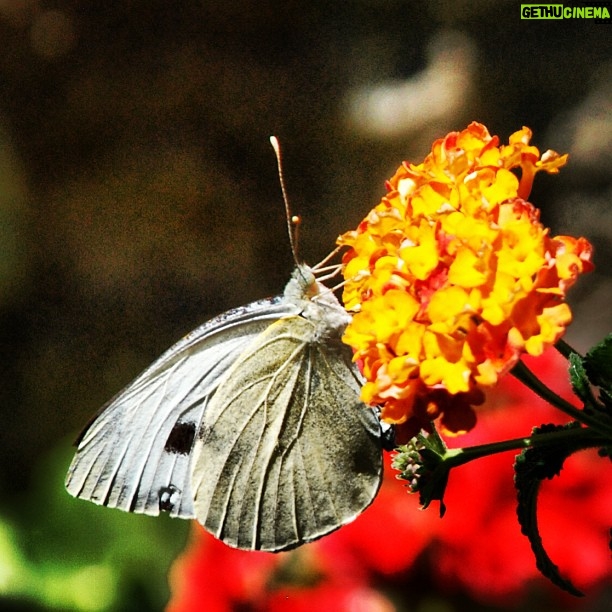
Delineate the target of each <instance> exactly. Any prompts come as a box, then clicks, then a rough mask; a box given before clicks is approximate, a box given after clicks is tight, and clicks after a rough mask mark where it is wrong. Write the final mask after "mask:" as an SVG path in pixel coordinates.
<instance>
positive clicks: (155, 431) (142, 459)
mask: <svg viewBox="0 0 612 612" xmlns="http://www.w3.org/2000/svg"><path fill="white" fill-rule="evenodd" d="M294 312H295V306H294V305H292V304H288V303H286V302H285V301H283V300H282V299H281V298H274V299H272V300H262V301H260V302H254V303H252V304H249V305H248V306H244V307H242V308H237V309H235V310H232V311H229V312H227V313H224V314H223V315H221V316H219V317H216V318H214V319H211V320H210V321H208V322H207V323H205V324H204V325H202V326H200V327H199V328H197V329H195V330H194V331H193V332H191V333H190V334H188V335H187V336H186V337H185V338H183V339H182V340H180V341H179V342H178V343H177V344H175V345H174V346H173V347H172V348H170V349H169V350H168V351H166V352H165V353H164V354H163V355H162V356H161V357H160V358H159V359H158V360H157V361H155V362H154V363H153V364H152V365H151V366H150V367H149V368H147V369H146V370H145V371H144V372H143V373H142V374H141V375H140V376H138V377H137V378H136V379H135V380H134V381H133V382H132V383H131V384H130V385H128V386H127V387H126V388H125V389H124V390H123V391H121V392H120V393H119V394H118V395H117V396H116V397H115V398H113V399H112V400H111V401H110V402H109V403H108V404H107V405H106V406H104V407H103V409H102V410H101V411H100V413H99V414H98V416H96V417H95V418H94V419H93V421H92V422H91V424H90V425H89V426H88V427H87V428H86V429H85V431H84V432H83V433H82V434H81V437H80V439H79V441H78V449H77V453H76V455H75V457H74V459H73V461H72V464H71V465H70V469H69V471H68V475H67V477H66V487H67V489H68V491H69V492H70V493H71V494H72V495H74V496H76V497H81V498H83V499H87V500H90V501H93V502H95V503H97V504H103V505H106V506H110V507H114V508H119V509H122V510H127V511H132V512H142V513H146V514H152V515H157V514H159V512H160V509H161V510H166V511H168V512H170V514H171V515H173V516H180V517H182V518H191V517H193V516H194V511H193V498H192V494H191V466H192V447H193V442H194V439H195V434H196V432H197V430H198V429H199V427H200V423H201V421H202V415H203V413H204V412H205V410H206V406H207V404H208V402H209V401H210V398H211V397H212V396H213V395H214V393H215V390H216V388H217V386H218V384H219V382H220V380H221V379H222V377H223V374H224V373H225V372H226V371H227V370H228V368H230V366H231V365H232V364H233V363H234V361H235V360H236V359H237V358H238V356H239V355H240V354H241V353H242V351H243V350H244V349H245V348H246V347H247V346H248V345H249V344H250V343H251V342H252V341H253V339H254V338H256V337H257V336H258V335H259V334H260V333H261V332H262V331H263V330H264V329H266V328H267V327H268V326H269V325H270V323H271V321H274V320H277V319H278V318H279V317H281V316H287V315H288V314H294Z"/></svg>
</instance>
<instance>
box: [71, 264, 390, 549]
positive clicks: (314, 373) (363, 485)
mask: <svg viewBox="0 0 612 612" xmlns="http://www.w3.org/2000/svg"><path fill="white" fill-rule="evenodd" d="M348 322H349V315H348V314H347V313H346V311H345V310H344V308H342V306H341V305H340V303H339V302H338V300H337V299H336V298H335V296H334V295H333V293H332V292H331V291H330V290H329V289H327V288H326V287H325V286H324V285H322V284H321V283H320V282H318V281H317V280H316V279H315V277H314V275H313V272H312V270H311V269H310V268H308V267H307V266H304V265H299V266H298V267H297V268H296V270H295V272H294V273H293V276H292V278H291V280H290V281H289V283H288V284H287V287H286V288H285V291H284V294H283V295H282V296H278V297H276V298H272V299H267V300H261V301H258V302H253V303H252V304H249V305H247V306H244V307H242V308H237V309H235V310H230V311H228V312H226V313H224V314H222V315H220V316H218V317H216V318H214V319H212V320H210V321H208V322H207V323H205V324H204V325H202V326H201V327H198V328H197V329H195V330H194V331H193V332H191V333H190V334H188V335H187V336H186V337H185V338H183V339H182V340H180V341H179V342H178V343H177V344H175V345H174V346H173V347H172V348H170V349H169V350H168V351H166V352H165V353H164V354H163V355H162V356H161V357H160V358H159V359H158V360H157V361H155V362H154V363H153V364H152V365H151V366H150V367H149V368H147V369H146V370H145V371H144V372H143V373H142V374H141V375H140V376H138V377H137V378H136V379H135V380H134V381H133V382H132V383H131V384H129V385H128V386H127V387H126V388H125V389H124V390H123V391H121V392H120V393H119V394H118V395H117V396H116V397H114V398H113V399H112V400H111V401H110V402H109V403H108V404H106V406H105V407H104V408H103V410H102V411H101V412H100V414H99V415H98V416H97V417H95V418H94V420H93V421H92V422H91V423H90V425H89V426H88V427H87V428H86V430H85V431H84V432H83V434H82V435H81V437H80V439H79V440H78V449H77V452H76V455H75V457H74V459H73V461H72V464H71V466H70V469H69V471H68V475H67V478H66V487H67V489H68V491H69V492H70V493H71V494H72V495H74V496H75V497H80V498H83V499H87V500H90V501H93V502H95V503H97V504H103V505H105V506H109V507H113V508H119V509H121V510H127V511H131V512H140V513H145V514H151V515H157V514H159V512H160V511H167V512H169V513H170V515H171V516H177V517H181V518H196V519H197V520H198V521H199V522H200V523H201V524H202V525H203V526H204V527H205V528H206V529H207V530H208V531H210V532H211V533H213V534H214V535H215V536H216V537H218V538H220V539H221V540H223V541H224V542H226V543H227V544H229V545H231V546H234V547H237V548H243V549H259V550H268V551H281V550H286V549H290V548H293V547H295V546H298V545H300V544H303V543H305V542H310V541H312V540H315V539H317V538H320V537H321V536H324V535H326V534H328V533H330V532H332V531H334V530H335V529H337V528H338V527H340V526H342V525H344V524H346V523H348V522H350V521H352V520H353V519H354V518H356V517H357V516H358V515H359V514H360V513H361V512H362V511H363V510H364V509H365V508H366V507H367V506H368V505H369V504H370V503H371V502H372V500H373V499H374V497H375V495H376V493H377V491H378V489H379V486H380V483H381V478H382V445H383V442H382V436H381V427H380V422H379V419H378V416H377V414H376V413H375V411H374V410H372V409H370V408H368V407H366V406H365V405H364V404H363V403H362V402H361V401H360V399H359V392H360V387H361V384H362V381H361V376H360V374H359V372H358V370H357V368H356V367H355V365H354V364H353V363H352V361H351V351H350V349H349V348H348V347H347V346H346V345H344V344H343V343H342V341H341V335H342V333H343V331H344V329H345V327H346V325H347V324H348Z"/></svg>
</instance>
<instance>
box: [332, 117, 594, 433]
mask: <svg viewBox="0 0 612 612" xmlns="http://www.w3.org/2000/svg"><path fill="white" fill-rule="evenodd" d="M531 136H532V134H531V130H529V128H527V127H523V128H522V129H521V130H519V131H517V132H515V133H514V134H512V136H510V139H509V143H508V144H507V145H500V144H499V139H498V137H497V136H491V135H490V134H489V132H488V130H487V128H486V127H485V126H484V125H482V124H479V123H476V122H474V123H471V124H470V125H469V126H468V127H467V128H466V129H465V130H463V131H461V132H451V133H450V134H448V135H447V136H445V137H444V138H442V139H439V140H437V141H435V142H434V144H433V147H432V150H431V152H430V153H429V154H428V155H427V157H426V158H425V160H424V161H423V162H422V163H421V164H418V165H414V164H411V163H404V164H403V165H402V166H400V168H399V169H398V170H397V172H396V173H395V175H394V176H393V177H392V178H391V179H390V180H389V181H388V184H387V191H388V193H387V195H386V196H385V197H384V198H383V199H382V201H381V202H380V203H379V204H378V205H377V206H376V207H375V208H374V209H373V210H371V211H370V213H369V214H368V215H367V217H366V218H365V219H364V220H363V221H362V222H361V224H360V225H359V227H358V228H357V229H356V230H355V231H350V232H347V233H345V234H344V235H342V236H341V237H340V238H339V240H338V242H339V244H340V245H343V246H347V247H349V249H348V251H347V252H346V253H345V255H344V259H343V263H344V277H345V279H346V284H345V289H344V295H343V300H344V304H345V306H346V308H347V310H349V311H350V312H353V313H354V314H353V318H352V322H351V323H350V325H349V326H348V328H347V330H346V333H345V335H344V341H345V342H346V343H347V344H348V345H350V346H351V347H352V348H353V350H354V358H355V360H356V361H357V362H358V363H359V365H360V367H361V369H362V372H363V374H364V376H365V379H366V383H365V385H364V386H363V390H362V399H363V400H364V401H365V402H366V403H369V404H379V405H381V406H382V418H383V419H384V420H386V421H387V422H391V423H396V424H401V423H403V424H404V427H405V430H406V432H410V433H411V434H414V433H416V431H418V430H419V429H420V428H421V427H424V426H425V427H426V426H427V424H428V423H429V422H430V421H433V420H435V419H436V418H438V417H441V419H440V425H441V427H442V429H443V431H445V432H446V433H451V434H452V433H463V432H466V431H468V430H469V429H471V428H472V427H473V425H474V424H475V414H474V412H473V410H472V406H473V405H477V404H479V403H481V402H482V401H483V399H484V396H483V394H482V389H484V388H487V387H491V386H493V385H494V384H495V383H497V381H498V379H499V377H500V376H502V375H503V374H505V373H506V372H508V371H509V370H510V369H511V368H512V367H513V366H514V365H515V364H516V363H517V361H518V360H519V358H520V356H521V355H522V354H523V353H527V354H530V355H533V356H538V355H540V354H542V352H543V351H544V350H545V349H546V348H547V347H549V346H550V345H552V344H554V343H555V342H556V341H557V340H558V339H559V338H560V337H561V336H562V335H563V333H564V331H565V329H566V327H567V325H568V324H569V323H570V321H571V318H572V314H571V311H570V308H569V306H568V305H567V303H566V302H565V295H566V292H567V290H568V288H569V287H570V286H571V285H572V284H574V282H575V281H576V279H577V278H578V276H579V275H580V274H581V273H583V272H585V271H588V270H589V269H591V267H592V264H591V255H592V248H591V245H590V244H589V242H588V241H587V240H585V239H584V238H573V237H570V236H555V237H552V236H550V232H549V229H548V228H546V227H544V226H543V225H542V223H541V222H540V220H539V211H538V209H537V208H535V207H534V206H533V205H532V204H531V203H530V202H528V201H527V200H526V198H528V197H529V194H530V192H531V187H532V183H533V179H534V177H535V175H536V173H537V172H539V171H541V170H543V171H545V172H548V173H551V174H555V173H557V172H558V171H559V168H560V167H562V166H563V165H564V164H565V163H566V161H567V155H559V154H558V153H556V152H554V151H550V150H549V151H546V152H545V153H544V154H542V155H540V151H539V150H538V149H537V148H536V147H534V146H532V145H530V144H529V142H530V140H531Z"/></svg>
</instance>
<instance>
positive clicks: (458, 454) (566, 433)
mask: <svg viewBox="0 0 612 612" xmlns="http://www.w3.org/2000/svg"><path fill="white" fill-rule="evenodd" d="M611 442H612V440H610V439H609V438H607V437H605V436H602V435H601V434H600V433H598V432H597V431H594V430H592V429H591V428H589V427H580V428H576V429H567V430H560V431H554V432H549V433H539V434H536V435H534V436H529V437H525V438H514V439H512V440H504V441H502V442H492V443H490V444H480V445H478V446H468V447H466V448H449V449H447V450H446V452H445V453H444V456H443V458H442V464H441V465H444V470H445V471H446V470H450V469H452V468H454V467H457V466H459V465H464V464H465V463H469V462H470V461H473V460H474V459H480V458H482V457H487V456H488V455H494V454H496V453H503V452H505V451H510V450H521V449H523V448H530V447H533V448H536V447H543V446H556V445H566V446H569V447H571V448H574V449H575V450H584V449H587V448H595V447H600V446H606V445H609V444H610V443H611Z"/></svg>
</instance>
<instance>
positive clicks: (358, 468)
mask: <svg viewBox="0 0 612 612" xmlns="http://www.w3.org/2000/svg"><path fill="white" fill-rule="evenodd" d="M359 389H360V384H359V380H358V378H357V374H356V371H355V369H354V366H353V365H352V364H351V355H350V350H349V349H348V347H346V346H345V345H343V344H342V343H341V341H340V340H339V338H319V337H317V336H316V332H315V326H314V325H313V324H312V323H311V322H310V321H308V320H307V319H305V318H303V317H299V316H290V317H286V318H283V319H281V320H279V321H277V322H275V323H273V324H272V325H270V326H269V327H268V328H267V329H266V331H264V332H263V333H262V334H261V335H260V336H259V337H258V338H257V339H256V340H254V341H253V343H252V344H251V345H250V346H249V347H248V348H247V349H246V350H245V351H244V352H243V354H242V355H241V356H240V358H239V359H238V360H237V361H236V362H234V364H233V366H232V368H231V369H230V370H229V371H228V373H227V374H226V376H225V377H224V379H223V382H222V383H221V384H220V386H219V388H218V390H217V393H216V394H215V396H214V397H212V398H211V399H210V402H209V404H208V406H207V409H206V411H205V413H204V414H203V419H202V428H201V430H200V432H199V433H198V436H197V439H196V442H195V456H194V465H193V479H192V490H193V493H194V498H195V501H194V510H195V514H196V518H197V519H198V520H199V521H200V522H201V523H202V524H203V525H204V526H205V527H206V528H207V529H208V530H209V531H211V532H212V533H213V534H214V535H216V536H217V537H219V538H220V539H222V540H223V541H225V542H226V543H228V544H230V545H231V546H236V547H238V548H245V549H261V550H270V551H278V550H285V549H288V548H292V547H294V546H297V545H299V544H302V543H304V542H308V541H311V540H314V539H317V538H319V537H321V536H323V535H325V534H326V533H329V532H331V531H333V530H335V529H337V528H338V527H340V526H341V525H343V524H345V523H348V522H350V521H351V520H353V519H354V518H355V517H356V516H357V515H358V514H359V513H360V512H361V511H362V510H363V509H364V508H365V507H367V506H368V505H369V504H370V503H371V501H372V500H373V498H374V496H375V495H376V492H377V491H378V488H379V486H380V481H381V474H382V452H381V434H380V424H379V421H378V418H377V416H376V415H375V413H374V412H373V411H372V410H371V409H368V408H367V407H366V406H365V405H363V404H362V403H361V402H360V400H359Z"/></svg>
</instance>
